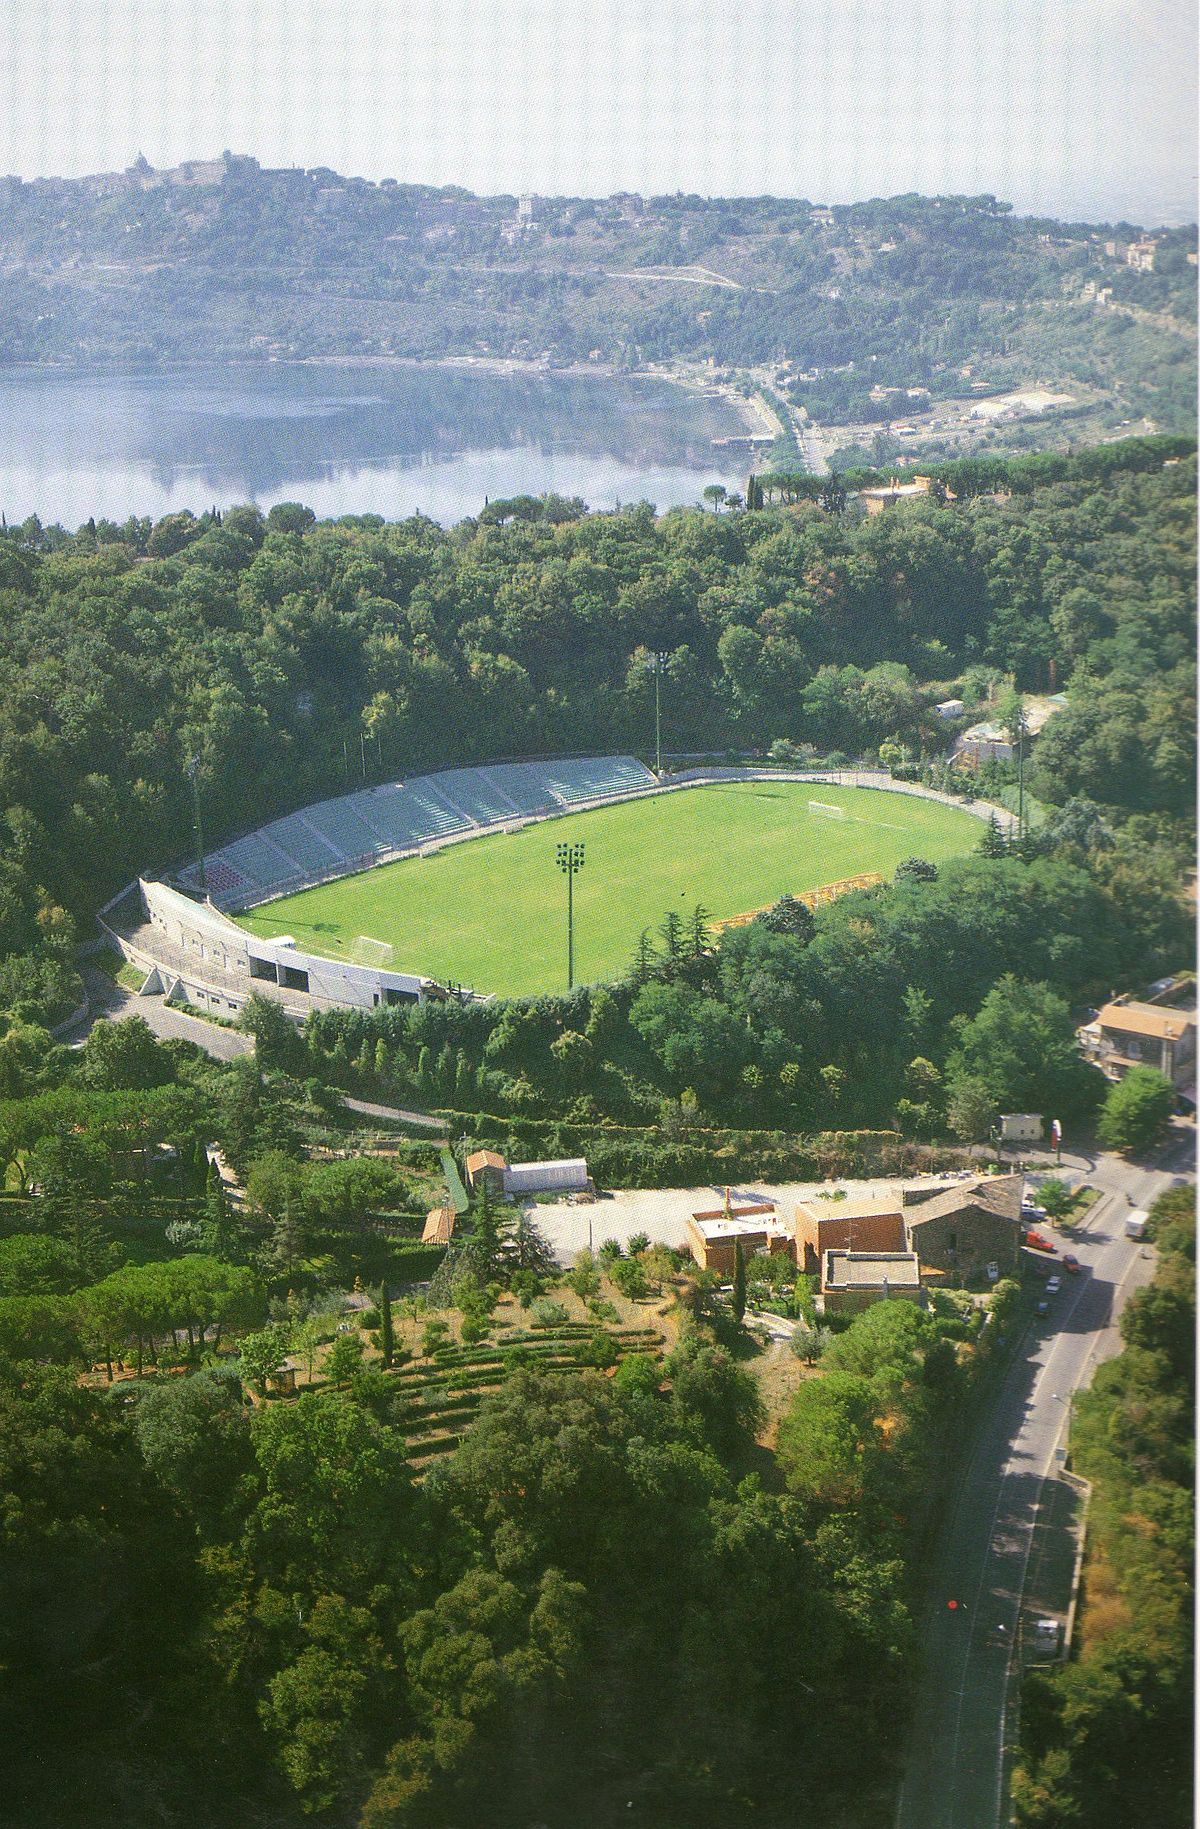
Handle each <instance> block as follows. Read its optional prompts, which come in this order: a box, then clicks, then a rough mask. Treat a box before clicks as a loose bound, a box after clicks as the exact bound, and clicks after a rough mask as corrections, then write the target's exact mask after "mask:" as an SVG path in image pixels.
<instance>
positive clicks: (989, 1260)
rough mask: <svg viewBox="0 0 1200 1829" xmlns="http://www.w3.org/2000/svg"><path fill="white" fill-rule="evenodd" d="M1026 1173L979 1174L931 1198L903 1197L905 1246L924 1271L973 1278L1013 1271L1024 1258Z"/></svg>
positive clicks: (984, 1278)
mask: <svg viewBox="0 0 1200 1829" xmlns="http://www.w3.org/2000/svg"><path fill="white" fill-rule="evenodd" d="M1024 1185H1025V1178H1024V1176H1023V1175H991V1176H987V1175H981V1176H979V1177H977V1178H976V1179H975V1180H973V1181H969V1182H964V1183H963V1184H962V1185H961V1186H960V1187H953V1188H944V1189H942V1190H941V1191H940V1192H939V1193H935V1194H933V1195H931V1196H930V1197H929V1198H928V1199H923V1198H921V1196H920V1194H918V1195H917V1196H916V1197H915V1198H914V1197H913V1196H912V1194H910V1195H909V1196H908V1197H907V1198H906V1201H905V1207H904V1226H905V1233H906V1243H907V1248H908V1249H909V1250H910V1251H915V1252H916V1254H917V1256H918V1258H919V1259H920V1261H921V1274H922V1276H925V1277H929V1276H930V1274H931V1273H940V1275H941V1277H943V1278H945V1279H946V1280H947V1281H953V1282H956V1283H975V1282H984V1281H995V1278H996V1277H997V1276H1015V1275H1016V1273H1017V1271H1018V1269H1019V1267H1020V1260H1021V1239H1022V1236H1023V1223H1022V1219H1021V1192H1022V1189H1023V1188H1024Z"/></svg>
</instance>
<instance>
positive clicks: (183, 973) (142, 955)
mask: <svg viewBox="0 0 1200 1829" xmlns="http://www.w3.org/2000/svg"><path fill="white" fill-rule="evenodd" d="M139 917H140V918H139ZM102 924H103V925H104V927H105V928H106V930H107V932H108V933H109V934H110V935H111V938H112V940H113V941H114V942H115V944H116V945H117V946H118V948H119V949H120V951H121V953H122V954H123V955H124V957H125V958H127V959H128V960H130V962H131V963H133V964H134V965H136V966H138V967H139V968H140V969H142V970H144V971H145V972H146V974H147V980H148V982H147V984H146V986H145V987H144V989H146V990H156V991H160V992H161V993H162V994H163V995H164V996H168V997H180V998H183V999H184V1000H186V1001H187V1002H189V1003H197V1004H200V1005H201V1006H202V1007H203V1008H205V1009H208V1010H211V1011H213V1012H214V1013H215V1014H218V1015H223V1014H227V1013H231V1012H234V1011H237V1010H240V1009H241V1008H242V1007H243V1005H244V1004H245V1003H246V1001H247V999H248V998H250V997H251V996H253V995H254V994H255V993H258V994H260V995H263V996H267V997H271V998H273V999H275V1000H276V1001H278V1002H280V1003H282V1004H283V1005H284V1007H285V1008H286V1009H288V1010H289V1012H290V1014H292V1015H293V1016H296V1017H301V1016H306V1015H308V1014H309V1012H310V1011H312V1010H320V1009H347V1008H349V1009H360V1010H371V1009H377V1008H379V1007H381V1006H382V1005H385V1004H392V1003H419V1002H421V1001H422V1000H423V999H425V998H427V997H440V996H444V995H445V993H444V991H443V990H442V987H441V986H440V985H438V984H437V983H436V982H435V981H434V980H433V979H430V978H423V977H421V976H420V975H418V974H417V973H415V972H392V971H385V970H382V969H377V968H375V967H372V966H365V965H355V964H352V963H350V962H349V961H345V962H343V961H341V960H338V959H324V958H321V957H320V956H319V955H317V954H314V953H306V952H302V951H301V950H300V949H299V948H298V947H297V946H296V945H295V944H294V942H293V941H291V940H290V939H288V938H286V937H281V938H278V939H273V940H266V939H260V938H259V937H258V936H257V935H253V936H252V935H250V934H248V933H246V932H245V931H244V930H243V929H242V928H240V927H238V926H237V925H236V923H235V922H233V921H231V920H229V919H228V918H227V916H225V915H223V914H222V913H221V912H220V911H219V909H216V908H213V907H212V906H211V904H209V903H207V902H197V901H194V900H193V899H192V898H191V897H190V896H187V895H184V894H183V893H182V892H181V891H180V890H178V889H172V888H170V887H169V886H168V885H167V884H166V883H156V882H151V881H148V880H147V879H145V878H140V879H139V881H138V885H137V898H136V910H135V911H134V919H133V920H132V921H130V920H129V919H126V920H124V921H119V922H118V921H117V920H116V919H114V921H113V922H112V923H111V924H110V923H109V922H107V921H105V922H103V923H102Z"/></svg>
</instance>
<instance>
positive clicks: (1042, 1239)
mask: <svg viewBox="0 0 1200 1829" xmlns="http://www.w3.org/2000/svg"><path fill="white" fill-rule="evenodd" d="M1025 1243H1026V1244H1027V1245H1032V1246H1033V1249H1034V1250H1035V1251H1053V1250H1055V1249H1056V1247H1055V1246H1054V1245H1052V1244H1051V1243H1050V1240H1049V1239H1048V1238H1047V1237H1046V1235H1045V1233H1044V1232H1027V1233H1026V1234H1025Z"/></svg>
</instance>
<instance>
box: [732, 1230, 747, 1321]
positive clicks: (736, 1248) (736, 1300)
mask: <svg viewBox="0 0 1200 1829" xmlns="http://www.w3.org/2000/svg"><path fill="white" fill-rule="evenodd" d="M745 1313H746V1260H745V1258H744V1257H743V1255H742V1241H741V1239H740V1238H735V1239H734V1241H733V1318H734V1320H735V1321H736V1322H737V1324H738V1326H739V1327H740V1326H741V1324H742V1319H743V1317H744V1315H745Z"/></svg>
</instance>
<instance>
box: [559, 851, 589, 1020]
mask: <svg viewBox="0 0 1200 1829" xmlns="http://www.w3.org/2000/svg"><path fill="white" fill-rule="evenodd" d="M555 856H556V858H557V860H558V867H559V869H560V870H561V871H562V873H563V875H564V876H565V877H566V879H567V989H568V991H572V990H574V988H575V874H576V872H577V871H579V870H582V869H583V841H582V839H581V840H580V841H579V842H578V843H577V844H574V845H559V846H557V848H556V850H555Z"/></svg>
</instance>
